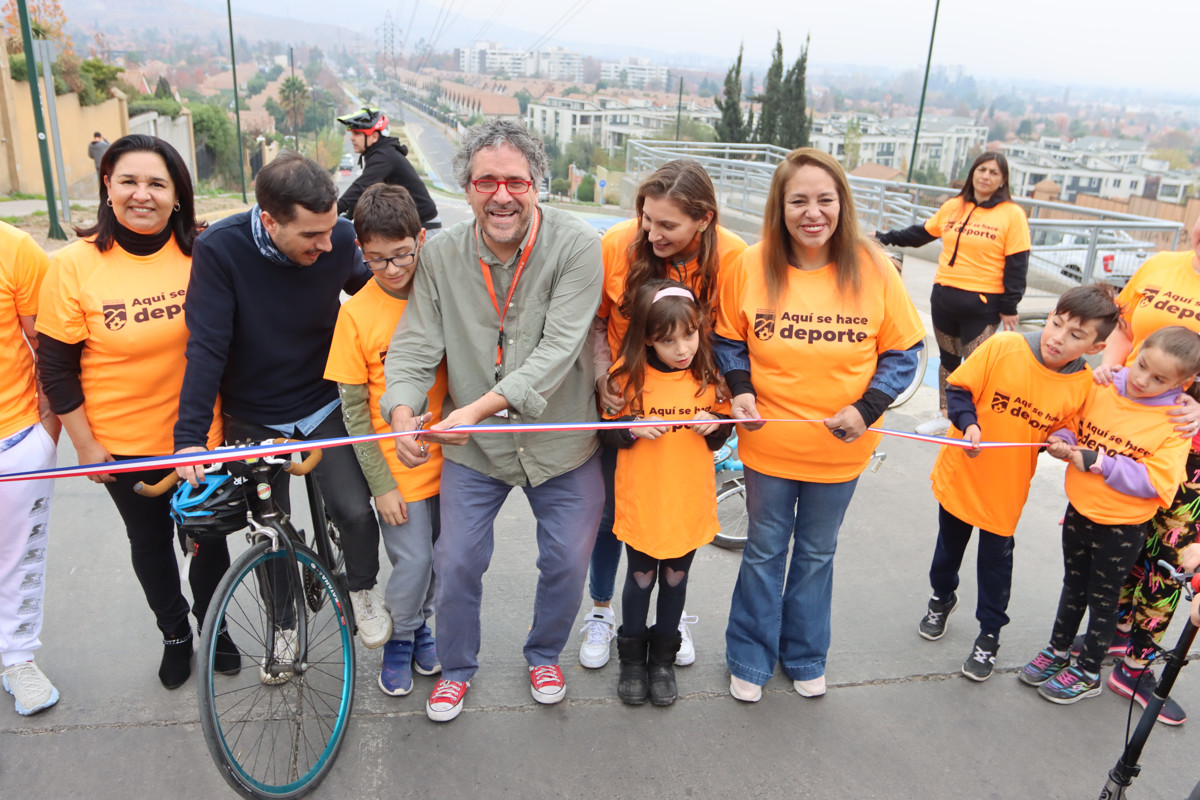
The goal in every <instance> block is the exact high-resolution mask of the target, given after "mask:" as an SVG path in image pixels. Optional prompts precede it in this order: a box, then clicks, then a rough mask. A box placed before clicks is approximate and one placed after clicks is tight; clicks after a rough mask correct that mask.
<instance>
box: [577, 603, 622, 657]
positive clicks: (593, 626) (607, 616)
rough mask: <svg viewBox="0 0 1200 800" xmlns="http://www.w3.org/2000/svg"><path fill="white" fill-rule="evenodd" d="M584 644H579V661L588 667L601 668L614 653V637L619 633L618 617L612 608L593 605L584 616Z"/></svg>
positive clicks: (581, 630)
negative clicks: (612, 643)
mask: <svg viewBox="0 0 1200 800" xmlns="http://www.w3.org/2000/svg"><path fill="white" fill-rule="evenodd" d="M579 632H580V633H582V634H583V644H581V645H580V646H579V663H580V664H582V665H583V666H585V667H587V668H588V669H600V668H601V667H603V666H604V665H605V664H607V663H608V659H609V657H610V656H611V655H612V645H611V644H610V643H611V642H612V640H613V637H614V636H616V635H617V618H616V617H615V616H614V615H613V610H612V609H611V608H605V607H603V606H592V610H591V611H590V612H588V615H587V616H586V617H585V618H584V622H583V627H582V628H580V629H579Z"/></svg>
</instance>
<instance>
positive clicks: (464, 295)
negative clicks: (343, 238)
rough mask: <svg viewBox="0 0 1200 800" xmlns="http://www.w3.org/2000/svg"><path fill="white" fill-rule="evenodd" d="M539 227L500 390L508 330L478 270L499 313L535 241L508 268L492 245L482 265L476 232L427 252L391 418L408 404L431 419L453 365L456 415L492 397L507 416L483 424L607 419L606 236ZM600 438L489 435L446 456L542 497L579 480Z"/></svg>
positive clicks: (391, 363)
mask: <svg viewBox="0 0 1200 800" xmlns="http://www.w3.org/2000/svg"><path fill="white" fill-rule="evenodd" d="M540 212H541V214H542V221H541V228H540V230H539V231H538V235H537V241H536V242H535V244H534V246H533V250H532V251H531V252H530V254H529V259H528V260H527V261H526V263H525V269H524V271H523V272H522V274H521V279H520V281H519V282H518V283H517V289H516V292H515V293H514V294H513V298H512V305H511V306H510V307H509V309H508V311H507V313H506V315H505V317H504V348H503V361H502V364H501V370H500V379H499V381H497V380H496V340H497V336H498V334H499V331H500V320H499V318H498V317H497V315H496V309H495V308H494V307H493V306H492V300H491V297H489V295H488V291H487V286H486V284H485V283H484V279H483V270H482V267H481V266H480V263H479V260H480V257H482V259H483V261H484V262H485V263H486V264H487V265H488V268H489V269H490V270H491V275H492V283H493V286H494V288H495V293H496V302H497V303H501V304H502V303H503V302H504V299H505V298H506V297H507V296H508V290H509V286H510V285H511V284H512V278H513V273H514V271H515V269H516V265H517V261H518V260H519V259H520V257H521V253H523V252H524V250H525V248H526V247H527V246H528V243H529V236H528V234H526V237H525V240H524V241H522V242H521V247H520V249H518V251H517V253H516V254H515V255H513V257H512V258H511V259H509V260H508V261H507V262H501V261H500V260H499V259H498V258H496V256H495V255H493V254H492V252H491V251H490V250H489V249H488V248H487V245H486V244H485V243H484V240H483V238H482V237H480V239H479V250H478V255H477V254H476V242H475V223H474V221H470V222H462V223H459V224H458V225H455V226H453V227H451V228H449V229H448V230H446V231H445V232H443V233H442V234H441V235H440V236H437V237H434V238H433V239H430V240H429V242H428V243H427V244H426V245H425V247H424V248H423V249H422V250H421V256H420V264H419V266H418V268H417V272H416V275H415V276H414V278H413V288H412V292H411V294H410V296H409V301H408V306H407V308H406V309H405V311H404V316H403V317H401V319H400V324H399V326H398V327H397V328H396V333H395V335H394V336H393V337H392V341H391V345H390V346H389V348H388V357H387V361H386V363H385V366H384V374H385V376H386V378H387V391H386V392H385V393H384V395H383V398H382V399H381V401H380V409H381V411H382V412H383V418H384V419H385V420H386V419H391V415H392V411H393V410H394V409H395V408H396V407H397V406H400V405H405V406H408V407H409V408H411V409H413V411H414V412H418V413H419V412H421V411H423V410H424V407H425V402H426V397H425V395H426V392H428V391H429V389H430V387H432V386H433V380H434V375H435V373H436V371H437V368H438V365H439V364H441V362H442V358H443V356H444V357H445V359H446V368H447V374H448V378H449V395H448V397H447V398H446V403H445V405H444V407H443V409H442V414H443V416H448V415H449V414H450V413H451V412H452V411H454V410H455V409H456V408H460V407H462V406H465V405H468V404H470V403H473V402H474V401H476V400H478V399H479V398H480V397H482V396H483V395H484V394H486V393H487V392H489V391H494V392H496V393H497V394H500V395H503V396H504V398H505V400H507V401H508V405H509V416H508V419H507V420H505V419H503V418H498V417H494V418H492V419H490V420H485V421H484V422H485V424H491V423H495V424H506V423H522V422H539V423H554V422H589V421H595V420H597V419H598V418H599V417H598V414H597V411H596V402H595V396H594V392H595V370H594V368H593V365H592V358H591V353H590V352H585V347H584V343H585V340H586V339H587V336H588V329H589V327H590V325H591V322H592V318H593V317H594V316H595V314H596V309H597V308H598V307H599V305H600V290H601V286H602V284H603V280H604V267H603V264H602V261H601V256H600V237H599V236H597V235H596V232H595V230H593V229H592V228H591V227H590V226H589V225H587V224H586V223H584V222H583V221H581V220H579V219H578V218H577V217H574V216H572V215H571V214H568V213H566V212H565V211H559V210H557V209H553V208H543V209H540ZM596 447H597V439H596V434H595V432H593V431H582V432H573V431H555V432H547V433H514V434H499V433H485V434H478V435H475V436H471V437H470V439H469V440H468V443H467V444H465V445H460V446H446V447H444V448H443V450H442V452H443V454H444V455H445V457H446V458H448V459H449V460H451V461H453V462H454V463H456V464H461V465H462V466H464V467H468V468H470V469H473V470H475V471H476V472H481V473H483V474H485V475H488V476H490V477H493V478H495V479H497V480H500V481H504V482H505V483H508V484H510V485H513V486H526V485H532V486H537V485H538V484H541V483H543V482H545V481H547V480H549V479H550V478H553V477H555V476H558V475H562V474H563V473H565V472H569V471H570V470H572V469H575V468H576V467H578V466H579V465H580V464H582V463H583V462H584V461H586V460H587V459H588V457H590V456H591V455H592V453H593V452H595V450H596Z"/></svg>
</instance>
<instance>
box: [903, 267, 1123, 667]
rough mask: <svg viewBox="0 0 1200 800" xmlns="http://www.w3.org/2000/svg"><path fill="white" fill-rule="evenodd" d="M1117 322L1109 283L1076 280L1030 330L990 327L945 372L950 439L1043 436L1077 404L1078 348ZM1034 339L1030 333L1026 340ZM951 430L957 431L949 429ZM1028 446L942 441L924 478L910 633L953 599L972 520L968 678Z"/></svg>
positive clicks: (925, 631)
mask: <svg viewBox="0 0 1200 800" xmlns="http://www.w3.org/2000/svg"><path fill="white" fill-rule="evenodd" d="M1119 320H1120V309H1119V308H1118V306H1117V304H1116V302H1115V301H1114V300H1113V292H1112V289H1111V288H1109V287H1106V286H1101V285H1092V286H1077V287H1075V288H1072V289H1069V290H1067V291H1066V292H1064V293H1063V294H1062V296H1061V297H1059V299H1058V304H1057V305H1056V306H1055V309H1054V312H1053V313H1052V314H1050V316H1049V318H1048V319H1047V321H1046V327H1045V328H1043V329H1042V331H1041V333H1040V334H1028V335H1026V336H1022V335H1021V334H1018V333H1015V332H1004V333H998V334H996V335H995V336H993V337H992V338H991V339H988V340H987V341H986V342H984V344H983V345H982V346H981V347H979V349H977V350H976V351H975V352H973V353H972V354H971V355H970V356H968V357H967V360H966V361H964V362H963V363H962V365H961V366H960V367H959V368H958V369H956V370H955V371H954V372H953V373H951V375H950V376H949V378H948V382H947V385H946V402H947V406H948V412H949V415H950V421H951V423H952V424H953V425H954V429H953V430H952V431H951V436H952V438H959V437H961V438H963V439H966V440H969V441H970V442H972V443H973V444H978V443H979V442H980V441H981V440H982V439H983V437H984V435H985V434H986V436H987V438H988V439H989V440H991V441H1001V442H1028V443H1031V444H1033V443H1039V442H1045V441H1046V437H1047V436H1048V435H1049V434H1050V432H1051V431H1052V430H1054V429H1055V428H1057V427H1058V425H1059V424H1060V423H1061V422H1062V421H1063V420H1065V419H1068V418H1069V417H1071V416H1072V415H1074V414H1075V413H1076V412H1077V411H1078V410H1079V408H1080V407H1081V406H1082V405H1083V403H1084V401H1085V400H1086V398H1087V396H1088V391H1089V389H1090V387H1091V385H1092V373H1091V369H1090V368H1089V367H1088V366H1087V364H1086V363H1085V362H1084V360H1083V356H1084V355H1085V354H1095V353H1099V352H1100V351H1101V350H1103V349H1104V340H1105V339H1106V338H1107V337H1108V334H1109V333H1111V332H1112V329H1113V328H1114V327H1115V326H1116V325H1117V323H1118V321H1119ZM1035 337H1037V338H1036V340H1035ZM959 431H961V433H959ZM1037 457H1038V450H1037V449H1036V448H1032V447H1028V448H1026V447H1014V448H998V449H994V450H993V449H989V450H980V449H969V450H968V449H963V448H960V447H943V448H942V451H941V452H940V453H939V454H938V458H937V461H936V462H935V463H934V466H933V472H932V474H931V475H930V478H931V480H932V482H933V494H934V496H935V497H936V498H937V500H938V539H937V545H936V547H935V548H934V553H933V561H932V563H931V564H930V567H929V582H930V584H931V586H932V588H933V595H932V596H931V597H930V599H929V606H928V609H927V610H926V612H925V616H924V617H923V618H922V619H921V623H920V625H919V627H918V632H919V633H920V634H921V636H922V637H923V638H925V639H929V640H930V641H935V640H937V639H940V638H942V636H943V635H945V633H946V621H947V618H948V617H949V615H950V613H951V612H953V611H954V609H955V607H956V606H957V605H958V596H957V595H956V594H955V590H956V589H957V588H958V572H959V567H960V566H961V565H962V559H963V553H964V551H965V550H966V547H967V543H968V542H969V541H970V539H971V531H972V530H973V528H975V527H978V528H979V552H978V567H977V574H978V578H979V590H978V601H977V605H976V610H975V617H976V619H978V621H979V629H980V632H979V636H978V637H977V638H976V639H975V644H974V646H973V647H972V650H971V654H970V655H969V656H968V657H967V659H966V661H965V662H964V663H963V666H962V672H963V674H964V675H965V676H967V677H968V678H971V679H972V680H976V681H985V680H987V679H988V678H989V677H991V674H992V669H993V667H994V666H995V661H996V653H997V651H998V650H999V649H1000V629H1001V628H1003V627H1004V626H1005V625H1007V624H1008V615H1007V613H1006V611H1007V609H1008V599H1009V595H1010V593H1011V591H1012V564H1013V556H1012V554H1013V534H1014V532H1015V531H1016V527H1017V522H1018V521H1019V520H1020V518H1021V510H1022V508H1024V506H1025V501H1026V499H1027V498H1028V496H1029V484H1030V481H1031V480H1032V479H1033V473H1034V470H1035V469H1036V466H1037Z"/></svg>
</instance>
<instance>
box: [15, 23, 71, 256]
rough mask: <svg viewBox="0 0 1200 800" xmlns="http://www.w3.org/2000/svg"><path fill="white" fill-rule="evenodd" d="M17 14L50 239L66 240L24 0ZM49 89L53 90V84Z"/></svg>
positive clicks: (30, 29) (30, 28) (31, 32)
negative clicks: (56, 193) (55, 189)
mask: <svg viewBox="0 0 1200 800" xmlns="http://www.w3.org/2000/svg"><path fill="white" fill-rule="evenodd" d="M17 16H19V17H20V18H21V43H22V45H23V46H24V48H25V74H27V75H28V76H29V95H30V97H32V98H33V121H34V124H35V125H36V126H37V138H38V154H39V155H40V156H41V158H42V181H43V182H44V184H45V187H46V212H47V216H48V217H49V218H50V232H49V233H48V234H47V236H49V237H50V238H51V239H60V240H62V241H66V239H67V234H66V233H65V232H64V231H63V229H62V226H61V225H59V224H58V205H57V204H56V203H55V202H54V178H53V176H52V175H51V173H50V145H49V143H48V142H47V141H46V121H45V120H44V119H43V118H42V95H41V92H40V91H39V90H38V85H37V64H35V63H34V60H33V29H32V27H31V26H30V24H29V8H28V7H27V6H26V4H25V0H17ZM50 91H54V87H53V85H52V86H51V88H50Z"/></svg>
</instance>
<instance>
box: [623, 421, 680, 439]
mask: <svg viewBox="0 0 1200 800" xmlns="http://www.w3.org/2000/svg"><path fill="white" fill-rule="evenodd" d="M646 421H648V422H663V421H664V420H663V419H662V418H661V417H646ZM669 430H671V426H670V425H660V426H655V427H652V428H630V429H629V432H630V433H632V434H633V435H634V436H636V437H637V438H639V439H657V438H658V437H660V436H662V435H663V434H664V433H666V432H667V431H669Z"/></svg>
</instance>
